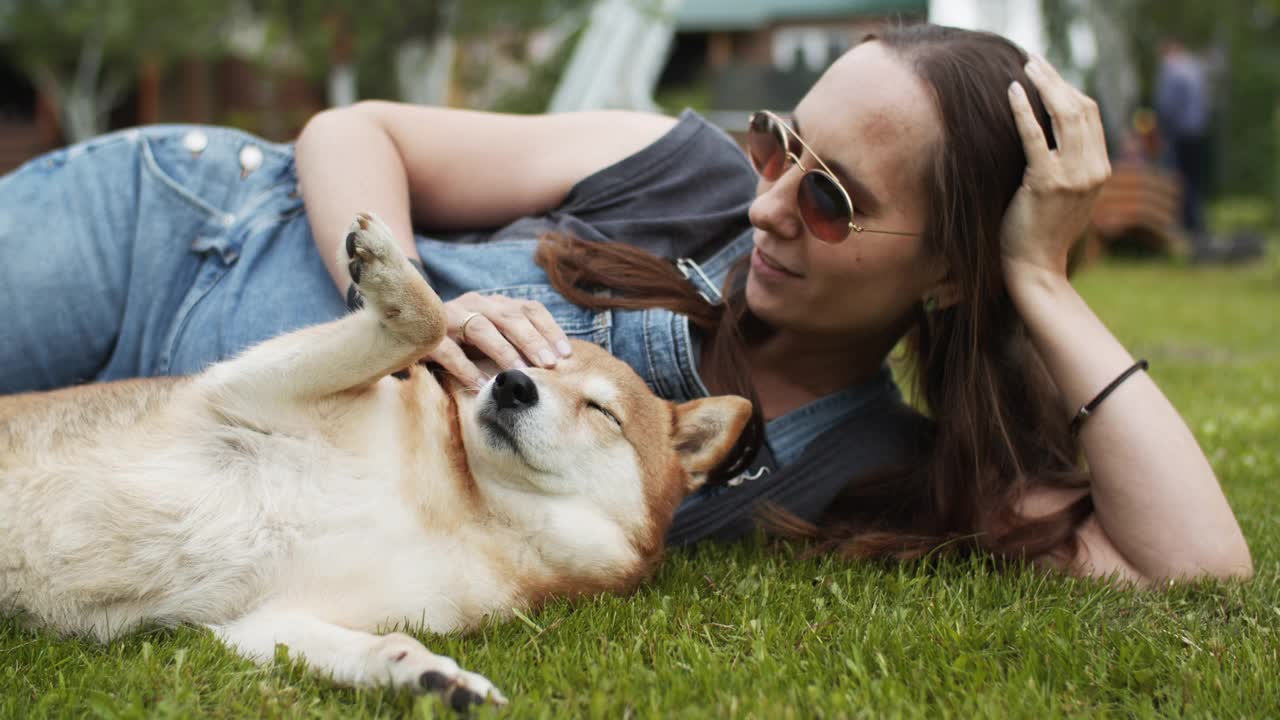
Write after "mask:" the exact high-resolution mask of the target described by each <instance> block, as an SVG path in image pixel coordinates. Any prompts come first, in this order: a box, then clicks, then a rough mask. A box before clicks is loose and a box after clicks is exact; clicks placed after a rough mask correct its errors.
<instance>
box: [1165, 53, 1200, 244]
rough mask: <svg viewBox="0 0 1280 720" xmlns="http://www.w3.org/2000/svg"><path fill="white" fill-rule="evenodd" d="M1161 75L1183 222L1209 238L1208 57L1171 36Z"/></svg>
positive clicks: (1167, 135) (1195, 234)
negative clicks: (1180, 188) (1206, 204)
mask: <svg viewBox="0 0 1280 720" xmlns="http://www.w3.org/2000/svg"><path fill="white" fill-rule="evenodd" d="M1160 55H1161V60H1160V71H1159V74H1158V76H1157V77H1156V97H1155V105H1156V117H1157V119H1158V122H1159V125H1160V131H1161V134H1162V135H1163V136H1164V137H1165V138H1166V140H1167V147H1168V157H1169V159H1170V161H1171V162H1172V164H1173V167H1174V169H1175V170H1176V171H1177V172H1178V175H1179V176H1180V177H1181V178H1182V186H1183V191H1182V225H1183V227H1185V228H1186V230H1187V232H1189V233H1190V234H1191V240H1192V243H1194V244H1195V245H1196V246H1197V247H1199V246H1201V245H1203V244H1204V241H1205V239H1206V238H1205V236H1204V235H1205V225H1204V210H1203V203H1204V192H1205V181H1206V179H1207V175H1208V169H1209V163H1208V141H1209V119H1210V115H1211V114H1212V107H1211V105H1212V102H1211V100H1212V98H1211V96H1210V93H1209V81H1208V73H1207V72H1206V68H1205V64H1204V62H1203V61H1202V60H1201V59H1200V58H1199V57H1197V56H1196V55H1194V54H1193V53H1191V52H1190V51H1188V50H1187V48H1186V47H1185V46H1183V45H1182V43H1180V42H1178V41H1177V40H1169V41H1167V42H1165V44H1164V45H1163V47H1162V48H1161V51H1160Z"/></svg>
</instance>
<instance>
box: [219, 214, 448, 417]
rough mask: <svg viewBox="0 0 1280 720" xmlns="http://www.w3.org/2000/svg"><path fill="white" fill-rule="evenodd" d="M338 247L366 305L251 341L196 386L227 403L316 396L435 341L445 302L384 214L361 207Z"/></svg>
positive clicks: (373, 376)
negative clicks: (334, 317)
mask: <svg viewBox="0 0 1280 720" xmlns="http://www.w3.org/2000/svg"><path fill="white" fill-rule="evenodd" d="M340 252H341V253H342V254H343V257H344V259H345V260H346V261H347V263H348V268H349V269H350V271H351V277H352V279H353V280H354V281H355V284H356V286H357V287H358V288H359V290H360V293H361V295H362V296H363V298H364V307H363V309H361V310H359V311H357V312H354V313H352V314H350V315H348V316H346V317H344V318H342V319H340V320H335V321H333V322H330V323H325V324H323V325H317V326H314V327H310V328H305V329H302V330H298V331H296V332H292V333H289V334H287V335H282V336H280V337H277V338H273V339H271V340H268V341H266V342H264V343H261V344H259V345H256V346H254V347H252V348H249V349H248V350H247V351H245V352H244V353H243V354H241V355H240V356H238V357H236V358H234V359H232V360H228V361H226V362H223V363H219V364H218V365H215V366H213V367H211V368H210V369H209V370H208V371H207V372H205V373H204V374H203V375H201V376H200V378H199V380H198V381H197V384H196V385H197V389H198V390H200V391H202V392H204V393H206V394H207V395H208V396H209V397H210V399H211V400H212V401H213V402H214V404H215V405H217V406H221V407H224V408H228V409H231V408H242V407H253V408H261V407H264V406H270V405H271V404H275V403H280V402H289V401H294V400H309V399H317V398H322V397H326V396H329V395H333V394H336V393H340V392H343V391H346V390H351V389H353V388H359V387H363V386H366V385H368V384H370V383H372V382H375V381H377V380H380V379H381V378H383V377H385V376H386V375H388V374H390V373H392V372H394V371H396V370H400V369H402V368H405V367H408V366H409V365H412V364H413V363H415V362H417V360H418V359H420V358H422V357H423V356H425V355H426V354H427V353H428V352H430V351H431V350H432V349H433V348H435V346H436V345H438V344H439V343H440V341H441V340H442V339H443V338H444V335H445V331H446V318H445V310H444V305H443V304H442V303H441V302H440V298H439V296H437V295H436V293H435V291H434V290H432V289H431V287H430V286H429V285H427V282H426V281H425V280H424V279H423V278H422V275H420V274H419V273H418V272H417V271H416V270H415V269H414V268H413V266H412V265H410V264H409V261H408V260H407V259H406V258H405V256H404V254H403V253H402V252H401V251H400V249H399V248H398V247H397V246H396V242H395V240H394V238H392V236H391V230H390V229H389V228H388V227H387V226H386V225H385V224H384V223H383V222H382V221H381V220H379V219H378V218H376V217H374V216H372V215H368V214H364V213H361V214H360V215H358V216H357V217H356V219H355V221H354V222H352V224H351V231H350V233H349V234H348V235H347V241H346V243H344V247H343V248H341V250H340Z"/></svg>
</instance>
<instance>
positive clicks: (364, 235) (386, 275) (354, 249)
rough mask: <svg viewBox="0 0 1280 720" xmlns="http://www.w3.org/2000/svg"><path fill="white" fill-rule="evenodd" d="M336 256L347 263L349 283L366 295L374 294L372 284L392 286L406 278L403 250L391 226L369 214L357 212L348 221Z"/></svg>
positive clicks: (377, 289) (375, 292) (376, 290)
mask: <svg viewBox="0 0 1280 720" xmlns="http://www.w3.org/2000/svg"><path fill="white" fill-rule="evenodd" d="M339 259H340V260H341V261H343V262H345V263H346V265H347V273H348V274H349V275H350V276H351V282H352V283H353V284H355V285H356V286H357V287H358V288H359V289H360V291H361V292H362V293H364V294H365V295H369V294H370V293H373V294H377V293H378V292H379V288H375V287H373V286H375V285H376V286H389V285H394V284H396V282H397V280H399V281H401V282H403V281H404V279H405V277H407V272H406V268H405V267H402V266H403V265H405V262H404V259H403V253H401V251H400V248H399V247H397V246H396V242H395V238H394V237H393V236H392V233H391V228H389V227H387V225H386V223H384V222H382V221H381V220H379V219H378V218H377V217H376V216H374V215H371V214H369V213H360V214H359V215H357V216H356V218H355V220H352V221H351V226H350V227H349V228H348V229H347V236H346V239H345V241H344V242H343V243H342V249H341V257H340V258H339Z"/></svg>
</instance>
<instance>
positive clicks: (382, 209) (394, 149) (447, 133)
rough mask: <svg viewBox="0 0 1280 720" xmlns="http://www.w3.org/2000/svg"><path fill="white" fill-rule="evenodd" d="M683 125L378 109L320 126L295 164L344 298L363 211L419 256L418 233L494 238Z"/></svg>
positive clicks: (303, 140) (376, 104)
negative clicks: (349, 252) (353, 235)
mask: <svg viewBox="0 0 1280 720" xmlns="http://www.w3.org/2000/svg"><path fill="white" fill-rule="evenodd" d="M674 122H675V121H674V119H672V118H669V117H665V116H662V115H653V114H646V113H632V112H620V111H596V112H583V113H563V114H557V115H501V114H495V113H482V112H472V111H465V110H454V109H448V108H435V107H422V106H413V105H404V104H400V103H391V102H380V101H368V102H361V103H357V104H355V105H352V106H349V107H344V108H337V109H332V110H326V111H324V112H321V113H319V114H317V115H316V116H314V117H313V118H312V119H311V120H310V121H309V122H308V123H307V125H306V127H305V128H303V131H302V133H301V135H300V136H299V137H298V141H297V146H296V160H297V165H298V175H299V181H300V184H301V187H302V197H303V201H304V203H305V204H306V211H307V219H308V220H309V222H310V224H311V229H312V233H313V235H314V236H315V241H316V245H317V247H318V248H319V250H320V254H321V257H323V258H324V262H325V266H326V267H327V268H328V269H329V274H330V275H331V276H332V277H333V280H334V284H335V286H336V287H337V288H338V289H339V290H340V291H345V290H346V288H347V286H348V285H349V284H350V282H351V280H350V278H349V277H348V275H347V269H346V267H343V266H341V264H340V263H338V262H337V260H336V256H337V247H338V243H340V242H342V240H343V238H344V237H345V233H346V228H347V225H348V224H349V223H350V221H351V218H352V217H353V216H354V215H355V213H356V212H358V211H362V210H364V211H368V210H371V211H373V212H375V213H377V214H378V215H379V216H381V217H382V218H383V219H384V220H385V221H386V222H387V224H388V225H390V227H391V229H392V232H394V233H395V236H396V239H397V240H398V241H399V243H400V245H401V247H402V248H403V249H404V250H405V252H406V253H407V254H408V255H409V257H417V251H416V249H415V248H414V244H413V227H414V226H415V225H421V226H429V227H432V228H436V229H461V228H483V227H495V226H499V225H502V224H505V223H508V222H511V221H512V220H515V219H516V218H519V217H522V216H525V215H531V214H536V213H540V212H545V211H547V210H550V209H552V208H554V207H555V206H556V205H558V204H560V202H561V201H563V200H564V198H565V196H566V195H567V194H568V192H569V190H570V189H572V188H573V186H574V185H575V184H576V183H577V182H578V181H579V180H582V179H583V178H585V177H587V176H588V175H590V174H592V173H594V172H596V171H598V170H601V169H603V168H605V167H607V166H609V165H611V164H613V163H615V162H617V161H618V160H621V159H622V158H624V157H626V156H627V155H630V154H632V153H634V152H636V151H638V150H640V149H641V148H643V147H644V146H646V145H648V144H649V143H651V142H653V141H654V140H655V139H657V138H658V137H659V136H661V135H662V134H663V133H664V132H666V131H667V130H668V129H670V128H671V126H672V125H673V124H674Z"/></svg>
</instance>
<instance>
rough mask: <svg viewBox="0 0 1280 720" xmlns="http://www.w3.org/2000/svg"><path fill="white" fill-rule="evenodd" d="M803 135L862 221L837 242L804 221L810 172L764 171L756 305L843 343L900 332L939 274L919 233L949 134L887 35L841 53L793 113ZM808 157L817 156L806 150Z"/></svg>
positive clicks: (755, 211)
mask: <svg viewBox="0 0 1280 720" xmlns="http://www.w3.org/2000/svg"><path fill="white" fill-rule="evenodd" d="M791 120H792V121H793V127H794V129H795V130H796V131H797V132H798V134H799V135H800V137H801V138H803V139H804V142H805V143H807V144H808V146H809V147H810V148H811V149H812V151H813V152H814V153H816V154H817V155H818V157H820V158H821V159H822V160H823V162H825V163H826V165H827V166H828V167H829V168H831V170H832V171H834V173H835V175H836V178H837V179H838V180H839V181H840V184H841V185H843V186H844V188H845V190H846V191H848V193H849V196H850V198H851V199H852V200H853V205H854V211H855V213H856V216H857V219H856V220H855V222H857V223H858V224H859V225H862V226H864V227H866V228H868V230H867V231H866V232H861V233H859V232H851V233H850V234H849V236H848V237H847V238H845V240H844V242H842V243H840V244H837V245H830V244H827V243H824V242H822V241H821V240H818V239H817V238H815V237H814V236H813V235H811V234H810V233H809V232H808V230H806V228H805V225H804V222H803V221H802V220H801V218H800V211H799V208H798V206H797V203H796V189H797V184H798V183H799V182H800V178H801V174H802V171H801V170H800V169H799V168H797V167H796V166H794V165H792V166H791V167H790V168H788V170H787V172H785V173H784V174H783V175H782V176H781V177H779V178H778V179H777V180H776V181H773V182H770V181H768V180H765V179H763V178H761V180H760V182H759V185H758V186H757V190H756V199H755V201H754V202H753V203H752V204H751V212H750V217H751V224H752V225H754V226H755V235H754V240H755V249H754V251H753V252H752V256H751V270H750V273H749V275H748V277H747V289H746V297H747V304H748V306H749V307H750V308H751V310H752V312H754V313H755V314H756V315H758V316H760V317H761V318H762V319H763V320H765V321H766V322H768V323H769V324H770V325H772V326H773V327H775V328H777V329H779V330H786V331H794V332H798V333H803V334H810V335H823V336H835V339H838V340H839V341H845V340H848V341H852V342H857V341H880V342H884V341H888V342H889V344H890V345H891V344H892V343H893V342H894V341H896V339H897V338H896V334H897V333H899V332H901V329H902V328H903V327H904V325H903V323H904V319H905V318H906V317H907V316H908V313H909V312H910V310H911V308H912V307H913V305H914V304H915V303H919V302H920V300H921V298H923V297H924V296H925V294H926V293H927V292H928V291H929V290H930V289H931V288H932V287H933V286H934V285H935V284H936V283H937V282H938V281H939V280H940V279H941V277H942V275H943V271H942V269H941V267H940V264H939V263H938V262H937V261H934V260H931V259H930V258H929V256H927V254H926V253H925V252H924V248H923V244H922V240H921V238H920V237H919V236H918V235H917V236H910V237H909V236H905V235H886V234H881V233H876V232H872V230H874V229H883V230H894V231H899V232H909V233H919V232H920V231H921V230H922V229H923V228H924V224H925V208H924V199H923V188H924V178H925V174H926V172H928V168H929V167H930V163H931V160H932V153H933V152H934V148H936V147H937V145H938V143H939V140H940V138H941V136H942V131H941V126H940V123H939V120H938V118H937V111H936V109H935V106H934V103H933V101H932V100H931V97H930V95H929V92H928V90H927V89H926V86H925V85H924V84H923V82H922V81H921V80H920V79H919V78H918V77H917V76H916V75H915V73H914V72H913V71H912V70H911V68H909V67H908V66H907V65H906V63H904V62H903V61H902V60H900V59H898V57H896V56H895V55H894V54H892V53H891V52H890V51H888V50H886V49H885V48H884V47H883V46H882V45H880V44H879V43H877V42H867V43H863V44H861V45H859V46H857V47H855V48H854V49H853V50H851V51H849V52H848V53H846V54H845V55H844V56H843V57H841V58H840V59H839V60H837V61H836V63H835V64H834V65H832V66H831V68H830V69H829V70H827V72H826V73H825V74H823V76H822V77H821V78H820V79H819V80H818V82H817V83H816V84H815V85H814V86H813V88H812V89H811V90H810V91H809V93H808V94H807V95H805V97H804V99H803V100H801V101H800V104H799V105H798V106H796V109H795V113H794V115H793V116H792V117H791ZM800 160H801V163H802V164H803V165H804V166H805V167H807V168H812V167H815V166H816V165H817V163H816V162H814V160H813V158H812V157H811V156H810V155H809V153H808V152H807V151H806V152H804V154H802V155H801V157H800Z"/></svg>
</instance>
